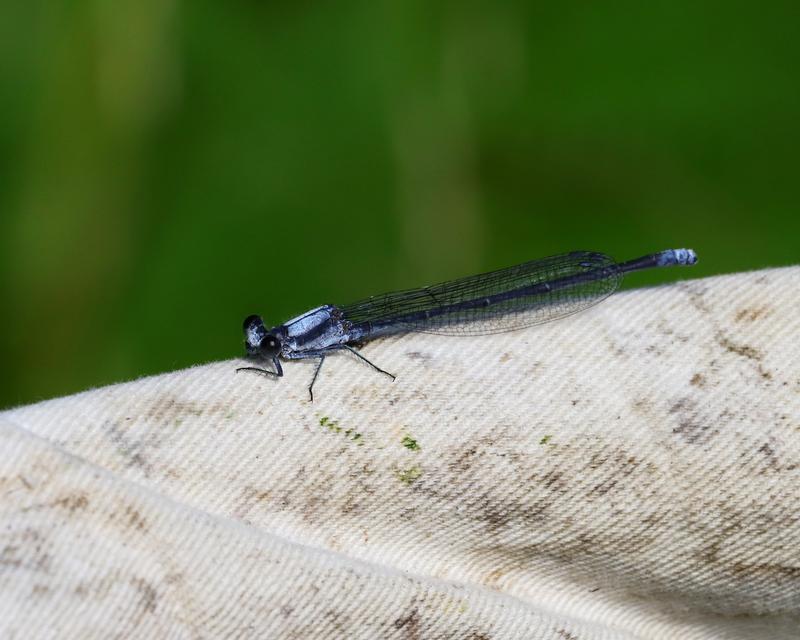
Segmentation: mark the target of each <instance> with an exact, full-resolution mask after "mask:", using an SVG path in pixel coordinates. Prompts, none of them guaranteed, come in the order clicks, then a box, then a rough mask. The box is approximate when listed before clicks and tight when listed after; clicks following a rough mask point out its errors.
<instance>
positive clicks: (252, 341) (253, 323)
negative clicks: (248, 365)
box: [242, 315, 282, 358]
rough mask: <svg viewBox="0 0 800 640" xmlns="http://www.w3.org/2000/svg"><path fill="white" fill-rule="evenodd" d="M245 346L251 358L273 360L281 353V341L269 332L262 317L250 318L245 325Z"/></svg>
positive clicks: (246, 319) (243, 327)
mask: <svg viewBox="0 0 800 640" xmlns="http://www.w3.org/2000/svg"><path fill="white" fill-rule="evenodd" d="M242 329H244V346H245V349H247V355H248V356H250V357H261V358H272V357H274V356H276V355H278V354H279V353H280V351H281V346H282V345H281V340H280V338H278V336H276V335H275V334H273V333H271V332H268V331H267V329H266V327H265V326H264V321H263V320H262V319H261V316H256V315H253V316H248V317H247V318H245V321H244V325H243V326H242Z"/></svg>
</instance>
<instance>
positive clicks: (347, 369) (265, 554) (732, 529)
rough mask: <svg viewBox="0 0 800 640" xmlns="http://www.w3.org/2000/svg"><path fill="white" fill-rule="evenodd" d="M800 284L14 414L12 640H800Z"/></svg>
mask: <svg viewBox="0 0 800 640" xmlns="http://www.w3.org/2000/svg"><path fill="white" fill-rule="evenodd" d="M798 291H800V268H789V269H779V270H769V271H761V272H755V273H744V274H738V275H732V276H724V277H718V278H710V279H706V280H696V281H692V282H684V283H677V284H675V285H672V286H666V287H660V288H655V289H644V290H638V291H632V292H625V293H621V294H617V295H616V296H615V297H613V298H611V299H609V300H608V301H606V302H604V303H603V304H602V305H599V306H597V307H594V308H592V309H590V310H588V311H586V312H584V313H582V314H579V315H576V316H572V317H570V318H567V319H565V320H561V321H559V322H556V323H551V324H549V325H543V326H539V327H533V328H531V329H527V330H524V331H519V332H515V333H509V334H500V335H495V336H483V337H474V338H467V337H465V338H452V337H443V336H435V335H424V334H415V335H407V336H403V337H400V338H391V339H384V340H380V341H376V342H374V343H370V344H368V345H367V346H365V347H364V349H363V351H362V352H363V353H364V355H365V356H366V357H368V358H370V359H371V360H372V361H374V362H375V363H376V364H378V365H379V366H381V367H383V368H385V369H387V370H388V371H391V372H392V373H394V374H396V375H397V380H396V382H392V381H391V380H389V379H388V378H386V377H385V376H382V375H379V374H376V373H375V372H374V371H372V370H371V369H369V367H367V366H366V365H364V364H363V363H362V362H360V361H359V360H358V359H356V358H354V357H353V356H351V355H348V354H341V355H336V356H332V357H330V358H328V360H327V361H326V363H325V366H324V368H323V369H322V372H321V374H320V378H319V380H318V382H317V386H316V387H315V401H314V402H313V403H310V402H309V401H308V394H307V386H308V383H309V381H310V378H311V375H312V373H313V367H314V365H313V364H312V363H292V362H290V363H287V364H286V365H285V367H284V369H285V371H286V376H285V377H284V378H282V379H280V380H275V379H267V378H263V377H260V376H258V375H254V374H251V373H244V372H243V373H238V374H237V373H235V371H234V369H235V367H236V366H237V365H241V364H242V361H239V360H235V361H229V362H220V363H213V364H209V365H205V366H198V367H195V368H192V369H188V370H185V371H178V372H175V373H170V374H167V375H162V376H158V377H152V378H146V379H141V380H137V381H134V382H130V383H126V384H120V385H115V386H111V387H107V388H103V389H96V390H93V391H89V392H86V393H83V394H79V395H76V396H72V397H67V398H60V399H57V400H52V401H48V402H42V403H40V404H36V405H33V406H28V407H22V408H18V409H14V410H11V411H6V412H4V413H0V438H1V439H2V452H3V453H2V457H0V494H2V502H0V509H1V513H0V515H1V517H2V527H0V637H2V638H26V639H27V638H110V637H114V638H132V637H142V638H145V637H146V638H159V637H163V638H354V639H361V638H398V639H400V638H403V639H409V640H413V639H425V640H427V639H438V638H464V639H471V640H490V639H491V640H498V639H505V638H530V639H536V640H539V639H542V640H544V639H548V640H550V639H552V640H589V639H597V638H605V639H623V638H625V639H628V638H641V639H655V638H681V639H695V638H697V639H700V638H732V639H744V638H778V639H782V638H800V552H799V551H798V549H800V511H799V509H800V506H799V505H800V466H799V465H800V365H798V348H797V346H796V345H797V339H798V335H800V321H799V320H798V318H800V296H798Z"/></svg>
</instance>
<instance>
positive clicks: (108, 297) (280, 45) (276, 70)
mask: <svg viewBox="0 0 800 640" xmlns="http://www.w3.org/2000/svg"><path fill="white" fill-rule="evenodd" d="M798 7H799V5H798V4H797V3H796V2H784V3H780V2H772V3H768V4H767V5H759V4H753V3H731V2H705V3H688V2H682V1H678V2H652V3H641V2H631V1H623V2H618V3H613V4H609V3H587V2H578V3H561V4H559V3H531V2H507V3H488V2H487V3H476V2H431V1H430V0H425V1H421V0H405V1H397V0H388V1H380V0H379V1H377V2H375V1H373V2H357V1H349V0H340V1H339V2H335V3H334V2H316V3H310V2H255V1H253V0H250V1H243V0H238V1H233V2H224V3H223V2H208V1H206V0H198V1H196V2H191V3H189V2H186V3H178V2H177V1H169V0H167V1H164V0H161V1H155V0H138V1H137V2H132V1H130V0H118V1H117V2H113V3H106V2H80V3H74V2H67V1H64V0H51V1H50V2H46V3H26V2H21V1H20V0H10V1H7V2H4V3H3V6H2V8H0V92H1V95H2V98H1V99H0V212H2V213H0V251H1V252H2V254H1V256H0V258H1V259H2V263H0V287H1V291H0V293H2V299H3V313H2V320H1V321H0V322H2V327H0V329H2V331H0V356H1V357H2V378H3V379H2V380H0V383H2V384H0V407H4V406H10V405H14V404H19V403H25V402H31V401H35V400H38V399H42V398H46V397H51V396H54V395H57V394H64V393H70V392H74V391H78V390H81V389H84V388H87V387H90V386H95V385H101V384H105V383H109V382H112V381H116V380H122V379H126V378H131V377H135V376H139V375H144V374H149V373H155V372H158V371H165V370H169V369H174V368H178V367H185V366H188V365H191V364H194V363H200V362H204V361H208V360H214V359H221V358H230V357H233V356H236V355H239V354H240V352H241V334H240V331H241V320H242V318H244V317H245V316H246V315H248V314H249V313H254V312H257V313H261V314H263V315H264V316H265V318H266V319H267V321H268V322H274V323H277V322H280V321H282V320H284V319H286V318H287V317H289V316H291V315H292V314H293V313H296V312H300V311H302V310H304V309H306V308H309V307H311V306H314V305H317V304H319V303H322V302H347V301H351V300H353V299H355V298H359V297H361V296H365V295H369V294H372V293H378V292H381V291H384V290H389V289H393V288H397V287H406V286H416V285H420V284H424V283H428V282H435V281H438V280H443V279H447V278H450V277H454V276H458V275H465V274H469V273H473V272H479V271H481V270H487V269H491V268H496V267H501V266H506V265H508V264H513V263H516V262H521V261H524V260H527V259H530V258H534V257H539V256H544V255H548V254H552V253H555V252H560V251H566V250H572V249H576V248H588V249H597V250H602V251H606V252H608V253H611V254H612V255H615V256H616V257H618V258H621V259H624V258H630V257H633V256H636V255H639V254H641V253H645V252H650V251H653V250H657V249H661V248H666V247H672V246H690V247H693V248H695V249H696V250H697V251H698V253H699V254H700V257H701V264H700V265H698V267H696V268H695V269H694V270H692V271H676V270H670V271H665V272H661V273H649V274H641V275H637V276H636V277H635V278H630V279H629V282H628V286H642V285H648V284H654V283H657V282H664V281H670V280H674V279H677V278H684V277H697V276H707V275H710V274H715V273H723V272H730V271H737V270H745V269H755V268H760V267H766V266H777V265H786V264H792V263H795V262H797V256H798V240H797V238H798V235H800V234H799V233H798V232H800V220H799V219H798V216H797V213H796V210H797V201H798V198H797V190H798V183H799V181H798V177H797V161H796V155H797V149H798V141H799V140H798V138H799V137H800V136H799V134H800V118H798V115H800V110H799V109H798V107H800V102H799V100H798V99H799V98H800V83H798V80H797V60H798V59H800V39H798V38H797V36H796V25H797V19H798V13H800V9H798Z"/></svg>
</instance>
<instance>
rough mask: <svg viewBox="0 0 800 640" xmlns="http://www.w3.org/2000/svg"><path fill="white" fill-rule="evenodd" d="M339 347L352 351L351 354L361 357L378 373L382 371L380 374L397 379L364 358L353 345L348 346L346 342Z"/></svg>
mask: <svg viewBox="0 0 800 640" xmlns="http://www.w3.org/2000/svg"><path fill="white" fill-rule="evenodd" d="M339 348H340V349H347V350H348V351H349V352H350V353H352V354H353V355H355V356H357V357H359V358H361V359H362V360H363V361H364V362H366V363H367V364H368V365H369V366H370V367H372V368H373V369H375V371H378V372H379V373H382V374H384V375H386V376H389V377H390V378H391V379H392V380H397V376H395V375H392V374H391V373H389V372H388V371H384V370H383V369H381V368H380V367H379V366H378V365H376V364H373V363H372V362H370V361H369V360H367V359H366V358H365V357H364V356H362V355H361V354H360V353H359V352H358V351H356V350H355V349H353V347H351V346H349V345H346V344H343V345H342V346H341V347H339Z"/></svg>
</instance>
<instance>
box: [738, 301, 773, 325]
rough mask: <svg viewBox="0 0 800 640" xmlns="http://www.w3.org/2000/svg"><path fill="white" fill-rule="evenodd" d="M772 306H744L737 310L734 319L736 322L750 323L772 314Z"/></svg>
mask: <svg viewBox="0 0 800 640" xmlns="http://www.w3.org/2000/svg"><path fill="white" fill-rule="evenodd" d="M772 311H773V310H772V308H771V307H768V306H766V305H765V306H760V307H743V308H741V309H739V311H737V312H736V315H734V317H733V319H734V322H739V323H749V322H755V321H756V320H762V319H764V318H766V317H768V316H769V315H771V314H772Z"/></svg>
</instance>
